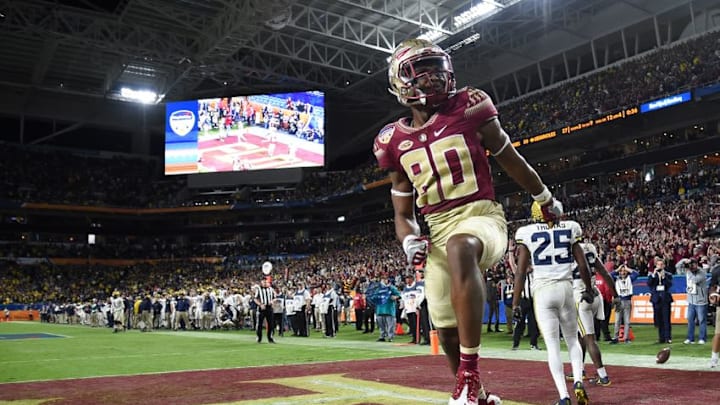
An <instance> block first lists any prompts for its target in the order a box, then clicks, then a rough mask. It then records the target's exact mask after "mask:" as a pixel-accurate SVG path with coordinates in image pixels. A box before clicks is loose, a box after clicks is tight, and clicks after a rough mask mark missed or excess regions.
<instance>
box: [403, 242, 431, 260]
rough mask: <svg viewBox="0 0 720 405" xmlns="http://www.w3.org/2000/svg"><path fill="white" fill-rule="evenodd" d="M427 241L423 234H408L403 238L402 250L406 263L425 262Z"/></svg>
mask: <svg viewBox="0 0 720 405" xmlns="http://www.w3.org/2000/svg"><path fill="white" fill-rule="evenodd" d="M428 247H429V242H428V240H427V238H426V237H424V236H415V235H408V236H406V237H405V239H403V250H404V251H405V256H407V262H408V264H411V265H413V266H418V265H421V264H424V263H425V260H426V259H427V254H428Z"/></svg>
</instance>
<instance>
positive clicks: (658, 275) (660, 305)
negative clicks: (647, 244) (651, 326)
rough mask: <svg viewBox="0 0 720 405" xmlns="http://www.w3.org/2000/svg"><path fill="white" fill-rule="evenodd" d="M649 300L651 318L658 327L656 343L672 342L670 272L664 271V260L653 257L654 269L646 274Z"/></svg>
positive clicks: (671, 278) (671, 279)
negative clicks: (651, 310) (651, 311)
mask: <svg viewBox="0 0 720 405" xmlns="http://www.w3.org/2000/svg"><path fill="white" fill-rule="evenodd" d="M647 283H648V288H650V302H651V303H652V305H653V320H654V323H655V327H656V328H657V329H658V343H672V325H671V323H670V305H671V304H672V302H673V298H672V294H671V293H670V288H671V287H672V283H673V277H672V274H671V273H669V272H666V271H665V262H664V261H663V260H662V258H660V257H656V258H655V271H654V272H652V273H650V274H649V275H648V281H647Z"/></svg>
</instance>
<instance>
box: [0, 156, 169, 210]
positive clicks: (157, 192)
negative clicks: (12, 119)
mask: <svg viewBox="0 0 720 405" xmlns="http://www.w3.org/2000/svg"><path fill="white" fill-rule="evenodd" d="M160 167H161V166H160V165H159V164H158V162H157V161H156V160H148V159H142V158H133V157H127V156H114V157H92V156H88V155H83V154H80V153H78V152H72V151H68V150H62V149H50V148H27V147H20V146H18V145H14V144H8V143H2V142H0V199H9V200H14V201H20V202H44V203H56V204H79V205H107V206H120V207H145V208H150V207H167V206H173V205H174V203H175V202H176V195H177V193H178V191H179V190H180V189H181V187H182V183H181V182H180V181H179V179H173V178H167V179H163V178H162V177H160V176H158V173H160V172H159V170H160ZM148 179H152V180H151V181H148Z"/></svg>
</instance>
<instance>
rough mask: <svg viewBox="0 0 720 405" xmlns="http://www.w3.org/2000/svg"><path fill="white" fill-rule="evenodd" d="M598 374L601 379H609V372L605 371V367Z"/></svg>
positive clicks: (598, 370)
mask: <svg viewBox="0 0 720 405" xmlns="http://www.w3.org/2000/svg"><path fill="white" fill-rule="evenodd" d="M597 373H598V376H600V378H605V377H607V370H605V367H600V368H599V369H597Z"/></svg>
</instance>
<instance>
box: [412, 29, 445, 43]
mask: <svg viewBox="0 0 720 405" xmlns="http://www.w3.org/2000/svg"><path fill="white" fill-rule="evenodd" d="M443 35H445V34H443V33H442V32H440V31H438V30H427V31H425V32H423V33H422V34H420V36H418V38H420V39H424V40H427V41H430V42H435V41H437V40H438V39H439V38H440V37H442V36H443Z"/></svg>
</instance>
